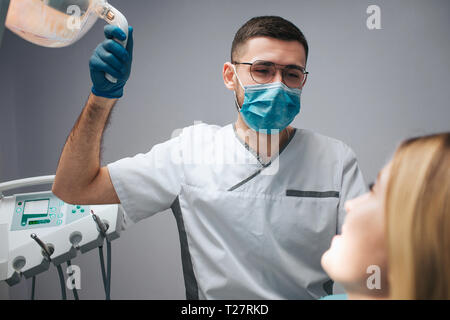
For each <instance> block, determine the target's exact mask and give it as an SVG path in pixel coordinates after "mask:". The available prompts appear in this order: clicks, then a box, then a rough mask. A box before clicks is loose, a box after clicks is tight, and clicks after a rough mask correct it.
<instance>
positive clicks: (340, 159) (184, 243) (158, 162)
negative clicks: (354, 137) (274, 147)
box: [108, 124, 366, 299]
mask: <svg viewBox="0 0 450 320" xmlns="http://www.w3.org/2000/svg"><path fill="white" fill-rule="evenodd" d="M108 169H109V173H110V175H111V179H112V183H113V185H114V188H115V190H116V192H117V195H118V197H119V199H120V201H121V203H122V206H123V207H124V209H125V211H126V212H127V215H128V217H129V218H130V219H131V220H132V221H134V222H138V221H139V220H142V219H144V218H148V217H150V216H152V215H153V214H155V213H157V212H160V211H163V210H166V209H169V208H171V209H172V212H173V213H174V215H175V218H176V221H177V225H178V230H179V235H180V243H181V256H182V263H183V273H184V281H185V286H186V297H187V299H316V298H319V297H321V296H325V295H327V294H330V293H331V286H332V282H331V280H330V278H329V277H328V276H327V274H326V273H325V272H324V271H323V269H322V267H321V264H320V260H321V256H322V254H323V253H324V252H325V251H326V250H327V249H328V248H329V246H330V242H331V239H332V237H333V236H334V235H335V234H337V233H340V231H341V226H342V222H343V219H344V216H345V211H344V202H345V201H346V200H347V199H352V198H354V197H357V196H358V195H360V194H362V193H364V192H365V190H366V187H365V184H364V180H363V177H362V174H361V171H360V170H359V168H358V164H357V161H356V157H355V154H354V153H353V151H352V150H351V149H350V148H349V147H348V146H346V145H345V144H344V143H342V142H340V141H338V140H335V139H332V138H328V137H325V136H322V135H319V134H316V133H313V132H311V131H308V130H303V129H296V131H295V134H294V135H292V136H291V137H290V140H289V143H288V144H287V145H286V147H285V148H284V149H283V150H281V151H280V152H279V155H278V156H276V157H274V159H272V161H271V162H269V163H263V162H262V161H260V159H258V158H257V157H256V156H255V153H254V152H252V151H251V149H250V148H249V147H248V146H247V145H246V144H245V143H244V142H243V141H241V140H240V138H239V137H238V136H237V134H236V131H235V127H234V125H231V124H230V125H227V126H225V127H219V126H214V125H207V124H197V125H194V126H190V127H187V128H184V129H183V130H182V133H181V134H180V135H179V136H177V137H175V138H173V139H170V140H169V141H167V142H164V143H161V144H158V145H155V146H154V147H153V148H152V149H151V151H150V152H148V153H146V154H138V155H136V156H135V157H133V158H125V159H121V160H119V161H117V162H114V163H111V164H109V165H108Z"/></svg>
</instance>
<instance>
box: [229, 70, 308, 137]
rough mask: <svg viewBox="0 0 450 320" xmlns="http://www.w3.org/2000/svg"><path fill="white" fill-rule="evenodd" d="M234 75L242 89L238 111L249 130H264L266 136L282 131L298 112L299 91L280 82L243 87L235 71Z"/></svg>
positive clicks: (300, 91)
mask: <svg viewBox="0 0 450 320" xmlns="http://www.w3.org/2000/svg"><path fill="white" fill-rule="evenodd" d="M233 67H234V66H233ZM235 74H236V77H237V79H238V81H239V84H240V85H241V86H242V88H243V89H244V103H243V104H242V107H241V109H240V110H239V111H240V113H241V115H242V118H243V119H244V121H245V123H246V124H247V126H248V127H250V128H251V129H253V130H255V131H257V132H260V131H261V130H264V129H265V130H267V133H268V134H271V133H276V132H279V131H282V130H283V129H285V128H286V127H287V126H288V125H289V124H290V123H291V122H292V121H293V120H294V118H295V116H296V115H297V114H298V113H299V112H300V96H301V93H302V90H301V89H298V88H289V87H288V86H286V85H285V84H284V83H282V82H274V83H266V84H257V85H249V86H243V85H242V83H241V80H240V79H239V77H238V75H237V72H236V69H235ZM234 94H235V96H234V98H235V102H236V104H237V105H238V106H239V104H238V103H237V99H236V92H235V93H234ZM274 129H276V130H278V131H275V132H274V131H273V130H274Z"/></svg>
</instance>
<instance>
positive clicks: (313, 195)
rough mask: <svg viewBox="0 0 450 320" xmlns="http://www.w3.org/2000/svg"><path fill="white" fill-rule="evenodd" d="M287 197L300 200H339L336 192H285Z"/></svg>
mask: <svg viewBox="0 0 450 320" xmlns="http://www.w3.org/2000/svg"><path fill="white" fill-rule="evenodd" d="M286 196H287V197H300V198H339V192H338V191H302V190H286Z"/></svg>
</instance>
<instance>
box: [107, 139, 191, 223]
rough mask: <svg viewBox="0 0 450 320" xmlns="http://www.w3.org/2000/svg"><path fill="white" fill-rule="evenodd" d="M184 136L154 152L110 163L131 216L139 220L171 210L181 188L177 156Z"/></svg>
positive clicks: (127, 211) (180, 170) (115, 186)
mask: <svg viewBox="0 0 450 320" xmlns="http://www.w3.org/2000/svg"><path fill="white" fill-rule="evenodd" d="M179 150H180V137H176V138H173V139H171V140H168V141H166V142H164V143H161V144H157V145H155V146H154V147H153V148H152V149H151V150H150V152H148V153H146V154H138V155H136V156H134V157H132V158H124V159H121V160H119V161H116V162H113V163H110V164H108V166H107V167H108V170H109V175H110V176H111V181H112V183H113V186H114V189H115V191H116V193H117V195H118V197H119V200H120V203H121V204H122V207H123V208H124V210H125V212H126V215H127V216H128V218H129V219H130V220H131V221H132V222H134V223H136V222H138V221H140V220H142V219H145V218H148V217H150V216H152V215H154V214H155V213H158V212H161V211H164V210H166V209H169V208H170V206H171V205H172V203H173V201H174V200H175V199H176V197H177V195H178V194H179V192H180V189H181V181H182V174H183V173H182V168H181V165H180V161H177V158H176V157H177V155H179V154H180V153H179V152H180V151H179Z"/></svg>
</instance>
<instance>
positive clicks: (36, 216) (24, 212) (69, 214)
mask: <svg viewBox="0 0 450 320" xmlns="http://www.w3.org/2000/svg"><path fill="white" fill-rule="evenodd" d="M88 215H90V211H89V206H82V205H71V204H67V203H65V202H64V201H62V200H60V199H58V198H57V197H56V196H55V195H53V193H51V192H42V193H35V194H29V195H18V196H16V200H15V206H14V212H13V213H12V217H13V219H12V222H11V229H10V230H11V231H17V230H27V229H38V228H48V227H55V226H60V225H62V224H69V223H72V222H73V221H75V220H78V219H81V218H83V217H85V216H88Z"/></svg>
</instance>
